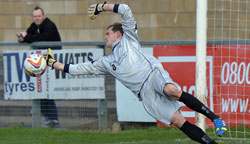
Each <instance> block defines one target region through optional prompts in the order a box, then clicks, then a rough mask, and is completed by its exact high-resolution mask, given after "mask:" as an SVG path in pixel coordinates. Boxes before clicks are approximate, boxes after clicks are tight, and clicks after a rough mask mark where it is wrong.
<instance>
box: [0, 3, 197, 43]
mask: <svg viewBox="0 0 250 144" xmlns="http://www.w3.org/2000/svg"><path fill="white" fill-rule="evenodd" d="M96 2H100V1H97V0H36V1H30V0H22V1H19V0H1V1H0V21H1V23H0V41H4V42H15V41H16V36H15V34H16V33H18V32H20V31H25V30H26V28H27V27H28V26H29V25H30V24H31V22H32V18H31V13H32V9H33V8H34V7H35V6H36V5H38V6H40V7H42V8H43V9H44V10H45V14H46V15H47V16H48V17H49V18H50V19H52V20H53V21H54V22H55V23H56V25H57V26H58V29H59V31H60V33H61V37H62V40H63V41H102V40H103V37H104V34H105V31H106V27H107V26H108V25H109V24H112V23H114V22H120V16H119V15H118V14H113V13H102V14H101V16H99V17H98V18H97V19H96V20H94V21H92V20H89V18H88V14H87V8H88V6H89V5H90V4H93V3H96ZM107 2H108V3H126V4H128V5H129V6H130V7H131V9H132V11H133V13H134V17H135V19H136V21H137V23H138V34H139V37H140V40H194V39H195V23H196V22H195V10H196V0H109V1H107Z"/></svg>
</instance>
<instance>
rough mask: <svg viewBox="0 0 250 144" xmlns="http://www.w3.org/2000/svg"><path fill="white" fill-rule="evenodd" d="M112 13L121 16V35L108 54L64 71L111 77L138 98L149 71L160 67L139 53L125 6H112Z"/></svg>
mask: <svg viewBox="0 0 250 144" xmlns="http://www.w3.org/2000/svg"><path fill="white" fill-rule="evenodd" d="M114 12H116V13H119V14H120V15H121V17H122V28H123V36H122V38H121V40H119V41H116V42H115V43H113V45H112V54H110V55H107V56H104V57H101V58H100V59H98V60H95V61H92V62H86V63H79V64H66V65H65V68H64V71H65V72H68V73H69V74H72V75H81V74H111V75H113V76H114V77H115V78H116V79H118V80H119V81H120V82H121V83H122V84H124V85H125V86H126V87H127V88H128V89H130V90H131V91H132V92H133V93H134V94H135V95H138V94H139V92H140V89H141V88H142V86H143V84H144V82H145V81H146V80H147V78H148V76H149V75H150V73H151V72H152V71H153V69H154V68H155V67H162V65H161V64H160V63H159V62H158V61H157V59H156V58H154V57H153V56H150V55H145V54H143V53H142V50H141V46H140V44H139V40H138V35H137V26H136V22H135V20H134V17H133V15H132V12H131V10H130V8H129V7H128V6H127V5H126V4H116V5H115V6H114Z"/></svg>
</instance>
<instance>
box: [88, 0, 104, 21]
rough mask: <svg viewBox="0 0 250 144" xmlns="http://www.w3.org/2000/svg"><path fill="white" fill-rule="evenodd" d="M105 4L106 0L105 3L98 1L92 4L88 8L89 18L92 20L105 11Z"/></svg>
mask: <svg viewBox="0 0 250 144" xmlns="http://www.w3.org/2000/svg"><path fill="white" fill-rule="evenodd" d="M105 4H106V1H105V2H104V3H103V4H101V3H97V4H93V5H90V6H89V9H88V14H89V18H90V19H91V20H94V19H95V18H96V17H97V15H98V14H100V13H101V12H103V11H104V9H103V6H104V5H105Z"/></svg>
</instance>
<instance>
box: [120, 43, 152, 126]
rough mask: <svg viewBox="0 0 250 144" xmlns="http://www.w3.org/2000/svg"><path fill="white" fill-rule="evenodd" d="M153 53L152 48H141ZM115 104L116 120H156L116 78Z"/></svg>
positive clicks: (145, 51)
mask: <svg viewBox="0 0 250 144" xmlns="http://www.w3.org/2000/svg"><path fill="white" fill-rule="evenodd" d="M142 51H143V52H144V53H147V54H150V55H153V48H142ZM116 104H117V114H118V121H132V122H156V120H155V119H154V118H153V117H151V116H150V115H149V114H148V113H147V112H146V111H145V109H144V107H143V104H142V102H140V101H139V99H138V98H137V97H136V96H135V95H134V94H133V93H132V92H131V91H130V90H129V89H128V88H126V87H125V86H124V85H123V84H122V83H120V82H119V81H118V80H116Z"/></svg>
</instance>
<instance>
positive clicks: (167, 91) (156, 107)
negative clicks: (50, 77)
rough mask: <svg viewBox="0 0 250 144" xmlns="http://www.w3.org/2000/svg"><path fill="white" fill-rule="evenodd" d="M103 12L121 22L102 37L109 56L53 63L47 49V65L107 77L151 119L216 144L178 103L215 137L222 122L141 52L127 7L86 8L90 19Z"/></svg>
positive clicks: (97, 5)
mask: <svg viewBox="0 0 250 144" xmlns="http://www.w3.org/2000/svg"><path fill="white" fill-rule="evenodd" d="M105 11H112V12H114V13H118V14H120V15H121V18H122V23H114V24H112V25H110V26H108V28H107V32H106V35H105V37H104V40H105V41H106V47H109V48H112V54H110V55H107V56H104V57H101V58H100V59H97V60H95V61H91V62H85V63H79V64H62V63H60V62H56V61H55V60H54V59H53V56H52V52H51V50H48V53H47V56H46V59H47V64H48V66H50V67H52V69H57V70H61V71H64V72H67V73H69V74H71V75H83V74H111V75H113V76H114V77H115V78H116V79H118V80H119V81H120V82H121V83H122V84H123V85H125V86H126V87H127V88H128V89H130V90H131V91H132V92H133V93H134V94H135V95H136V96H137V97H138V98H139V99H140V100H141V101H142V103H143V105H144V108H145V110H146V111H147V112H148V113H149V114H150V115H151V116H152V117H154V118H155V119H157V120H159V121H161V122H163V123H165V124H167V125H170V124H174V125H175V126H176V127H178V128H179V129H180V130H181V131H183V132H184V133H185V134H186V135H187V136H188V137H189V138H191V139H192V140H194V141H197V142H199V143H204V144H216V142H215V141H214V140H213V139H211V138H210V137H208V135H206V134H205V133H204V132H203V131H202V129H200V128H199V127H197V126H195V125H193V124H191V123H189V122H188V121H187V120H186V119H185V118H184V117H183V116H182V115H181V113H180V108H181V106H180V104H179V102H178V101H181V102H183V103H184V104H185V105H186V106H188V107H189V108H191V109H192V110H194V111H196V112H199V113H202V114H203V115H205V116H207V117H208V118H209V119H210V120H211V121H213V123H214V125H215V127H216V132H217V135H218V136H221V135H222V134H224V133H225V132H226V131H227V127H226V124H225V122H224V121H223V120H222V119H221V118H220V117H219V116H217V115H215V114H214V113H213V112H212V111H211V110H210V109H209V108H207V107H206V106H205V105H204V104H202V103H201V102H200V101H199V100H198V99H196V98H195V97H194V96H192V95H190V94H188V93H186V92H184V91H181V90H180V89H179V85H178V84H177V83H175V82H174V81H173V80H172V79H171V77H170V76H169V74H168V72H167V71H166V70H164V68H163V66H162V65H161V63H160V62H159V61H158V60H157V59H156V58H154V57H153V56H150V55H146V54H144V53H142V50H141V46H140V44H139V40H138V35H137V25H136V22H135V20H134V17H133V15H132V12H131V10H130V8H129V7H128V5H126V4H106V3H103V4H100V3H98V4H94V5H91V6H90V7H89V9H88V12H89V17H90V19H91V20H94V19H95V18H96V17H97V16H98V15H99V14H100V13H101V12H105Z"/></svg>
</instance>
